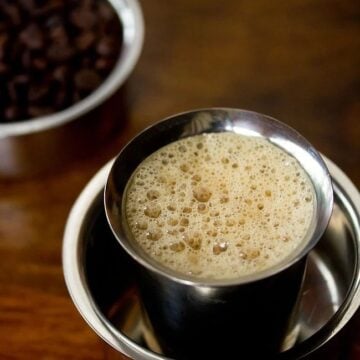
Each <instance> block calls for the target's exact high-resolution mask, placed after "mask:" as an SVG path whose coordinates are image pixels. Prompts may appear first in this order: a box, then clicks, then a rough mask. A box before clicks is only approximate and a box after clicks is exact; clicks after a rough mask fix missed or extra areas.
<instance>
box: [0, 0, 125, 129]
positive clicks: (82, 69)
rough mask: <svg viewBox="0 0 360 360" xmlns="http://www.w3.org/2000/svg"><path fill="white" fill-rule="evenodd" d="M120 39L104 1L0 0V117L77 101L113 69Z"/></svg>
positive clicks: (8, 119)
mask: <svg viewBox="0 0 360 360" xmlns="http://www.w3.org/2000/svg"><path fill="white" fill-rule="evenodd" d="M121 41H122V29H121V24H120V21H119V20H118V18H117V15H116V13H115V11H114V10H113V9H112V7H111V6H110V5H109V3H108V2H107V0H14V1H13V0H0V122H2V121H4V122H12V121H21V120H26V119H30V118H32V117H36V116H43V115H46V114H49V113H52V112H55V111H59V110H63V109H65V108H66V107H69V106H71V105H73V104H74V103H76V102H78V101H80V100H82V99H83V98H84V97H85V96H87V95H88V94H90V93H91V92H92V91H94V90H95V89H96V88H97V87H98V86H99V85H100V84H101V83H102V82H103V81H104V79H105V78H106V77H107V76H108V75H109V73H110V72H111V70H112V69H113V67H114V65H115V64H116V61H117V59H118V57H119V52H120V50H121Z"/></svg>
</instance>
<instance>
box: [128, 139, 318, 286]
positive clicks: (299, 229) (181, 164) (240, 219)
mask: <svg viewBox="0 0 360 360" xmlns="http://www.w3.org/2000/svg"><path fill="white" fill-rule="evenodd" d="M313 211H314V195H313V187H312V184H311V182H310V180H309V178H308V176H307V175H306V173H305V171H304V170H303V169H302V167H301V166H300V164H299V163H298V162H297V161H296V160H295V159H294V158H293V157H291V156H290V155H288V154H287V153H285V152H284V151H283V150H281V149H279V148H278V147H276V146H275V145H273V144H271V143H270V142H268V141H267V140H266V139H262V138H255V137H248V136H243V135H238V134H234V133H214V134H203V135H198V136H193V137H189V138H186V139H182V140H178V141H176V142H173V143H171V144H169V145H167V146H165V147H163V148H161V149H160V150H158V151H157V152H155V153H153V154H152V155H150V156H149V157H148V158H147V159H145V160H144V161H143V162H142V163H141V164H140V165H139V166H138V168H137V169H136V170H135V172H134V174H133V175H132V178H131V179H130V181H129V184H128V187H127V194H126V202H125V212H126V218H127V222H128V224H129V228H130V230H131V232H132V234H133V237H134V239H135V240H136V241H137V242H138V243H139V245H140V246H141V247H142V248H143V249H144V250H145V251H146V252H147V253H148V254H149V255H150V256H151V257H153V258H154V259H155V260H157V261H159V262H160V263H162V264H163V265H164V266H167V267H169V268H172V269H173V270H176V271H179V272H181V273H184V274H189V275H193V276H198V277H201V278H212V279H231V278H236V277H240V276H243V275H248V274H251V273H255V272H258V271H261V270H264V269H266V268H269V267H271V266H273V265H275V264H277V263H278V262H280V261H281V260H282V259H284V258H285V257H286V256H287V255H289V254H291V252H293V251H294V250H295V249H296V248H297V247H298V246H299V244H300V243H301V242H302V240H303V238H304V236H305V234H306V232H307V229H308V227H309V224H310V221H311V218H312V214H313Z"/></svg>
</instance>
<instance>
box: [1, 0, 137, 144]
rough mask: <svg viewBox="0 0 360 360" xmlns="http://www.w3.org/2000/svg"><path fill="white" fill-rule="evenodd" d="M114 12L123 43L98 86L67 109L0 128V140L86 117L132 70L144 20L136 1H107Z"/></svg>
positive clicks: (121, 83)
mask: <svg viewBox="0 0 360 360" xmlns="http://www.w3.org/2000/svg"><path fill="white" fill-rule="evenodd" d="M107 1H108V2H109V3H110V5H111V6H112V7H113V8H114V10H115V12H116V14H117V16H118V18H119V20H120V23H121V26H122V29H123V43H122V48H121V52H120V55H119V58H118V60H117V62H116V64H115V66H114V68H113V69H112V71H111V72H110V74H109V75H108V76H107V78H106V79H105V80H104V81H103V82H102V83H101V85H100V86H99V87H98V88H97V89H96V90H95V91H93V92H92V93H91V94H90V95H88V96H87V97H85V98H84V99H82V100H80V101H78V102H76V103H74V104H73V105H71V106H69V107H68V108H66V109H64V110H61V111H58V112H55V113H52V114H49V115H45V116H41V117H37V118H31V119H28V120H21V121H16V122H13V123H6V124H0V139H1V138H6V137H10V136H20V135H27V134H32V133H36V132H40V131H45V130H49V129H52V128H55V127H58V126H61V125H64V124H66V123H68V122H70V121H72V120H75V119H77V118H79V117H81V116H82V115H84V114H86V113H88V112H89V111H91V110H92V109H94V108H95V107H97V106H98V105H100V104H101V103H102V102H104V101H105V100H107V99H108V98H109V97H110V96H111V95H112V94H113V93H114V92H115V91H116V90H117V89H118V88H119V87H120V86H121V85H123V83H124V82H125V80H126V79H127V78H128V76H129V75H130V73H131V72H132V70H133V69H134V67H135V65H136V63H137V61H138V59H139V56H140V53H141V50H142V47H143V42H144V20H143V14H142V10H141V7H140V5H139V3H138V0H107Z"/></svg>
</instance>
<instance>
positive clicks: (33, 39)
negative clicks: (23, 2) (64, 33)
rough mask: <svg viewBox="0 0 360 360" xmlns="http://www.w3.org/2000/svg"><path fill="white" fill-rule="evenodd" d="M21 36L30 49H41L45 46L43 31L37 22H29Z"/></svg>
mask: <svg viewBox="0 0 360 360" xmlns="http://www.w3.org/2000/svg"><path fill="white" fill-rule="evenodd" d="M19 37H20V40H21V41H22V43H23V44H24V45H25V46H26V47H27V48H28V49H31V50H34V49H41V48H42V47H43V46H44V36H43V33H42V31H41V29H40V27H39V25H37V24H36V23H31V24H29V25H28V26H27V27H26V28H25V29H24V30H23V31H21V33H20V36H19Z"/></svg>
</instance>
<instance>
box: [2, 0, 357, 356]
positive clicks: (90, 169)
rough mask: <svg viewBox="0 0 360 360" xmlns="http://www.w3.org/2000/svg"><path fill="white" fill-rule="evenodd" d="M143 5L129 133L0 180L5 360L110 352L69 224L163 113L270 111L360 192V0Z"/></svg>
mask: <svg viewBox="0 0 360 360" xmlns="http://www.w3.org/2000/svg"><path fill="white" fill-rule="evenodd" d="M141 5H142V6H143V11H144V17H145V21H146V41H145V46H144V50H143V53H142V56H141V59H140V61H139V64H138V66H137V67H136V69H135V71H134V73H133V74H132V76H131V77H130V79H129V81H128V84H127V87H126V90H127V98H126V104H127V108H128V113H129V116H128V121H127V125H126V127H125V129H123V131H121V132H120V133H118V134H116V136H115V137H114V138H113V139H112V140H111V141H109V143H108V144H107V145H106V146H101V147H99V148H98V150H97V152H96V155H95V156H94V155H92V156H90V155H89V156H87V157H85V159H83V160H82V161H77V162H74V163H73V164H69V165H66V166H64V167H61V168H57V169H54V170H53V172H51V173H47V174H44V175H41V176H38V177H36V178H32V179H27V180H25V179H24V180H18V181H4V180H3V181H0V259H1V260H0V358H1V359H9V360H10V359H52V360H53V359H108V358H110V356H111V355H110V351H109V349H108V347H107V346H106V345H105V344H104V343H103V342H102V341H101V340H100V339H99V338H98V337H97V335H95V333H94V332H93V331H92V330H91V329H90V328H89V326H88V325H87V324H86V323H85V322H84V320H83V319H82V318H81V317H80V315H79V314H78V312H77V310H76V309H75V307H74V305H73V303H72V301H71V300H70V298H69V296H68V293H67V290H66V287H65V284H64V280H63V275H62V267H61V245H62V235H63V229H64V224H65V221H66V218H67V215H68V212H69V210H70V207H71V205H72V204H73V202H74V200H75V199H76V197H77V195H78V194H79V193H80V191H81V189H82V188H83V187H84V185H85V184H86V183H87V182H88V181H89V179H90V178H91V177H92V175H93V174H94V173H95V172H96V171H97V170H98V169H99V168H100V167H101V165H103V164H104V163H105V162H106V161H107V160H108V159H110V158H111V157H113V156H114V155H115V154H116V153H117V152H118V151H119V150H120V148H121V146H122V145H123V144H124V143H125V142H126V141H127V140H128V139H130V137H131V136H133V135H134V134H135V133H136V132H138V131H139V130H140V129H142V128H144V127H145V126H146V125H149V124H151V123H152V122H154V121H156V120H159V119H161V118H163V117H165V116H167V115H170V114H173V113H177V112H180V111H183V110H187V109H191V108H201V107H209V106H228V107H237V108H244V109H251V110H256V111H258V112H263V113H266V114H269V115H272V116H274V117H276V118H278V119H280V120H282V121H284V122H285V123H288V124H289V125H291V126H293V127H294V128H296V129H297V130H299V131H300V132H301V133H302V134H303V135H304V136H305V137H307V138H308V139H309V140H310V141H311V142H312V143H313V144H314V146H315V147H317V148H318V150H320V151H321V152H323V153H324V154H326V155H327V156H328V157H329V158H331V159H332V160H333V161H334V162H335V163H337V164H338V165H339V166H340V167H341V168H342V169H343V170H344V171H345V172H346V173H347V174H348V176H349V177H350V178H351V179H352V180H353V182H354V183H355V185H357V187H360V166H359V165H360V4H359V2H358V0H348V1H343V0H334V1H331V2H330V1H325V0H288V1H268V0H243V1H239V0H227V1H218V0H196V1H195V0H171V1H169V0H152V1H142V3H141ZM116 111H117V109H114V112H116ZM0 161H1V154H0ZM346 341H347V342H346V343H345V347H344V351H343V356H345V357H346V358H347V359H352V360H355V359H359V358H360V321H359V316H357V317H355V318H354V320H353V321H352V323H351V324H350V326H349V327H348V329H347V331H346ZM344 354H345V355H344ZM123 358H124V359H125V357H123ZM343 358H344V357H343Z"/></svg>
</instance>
